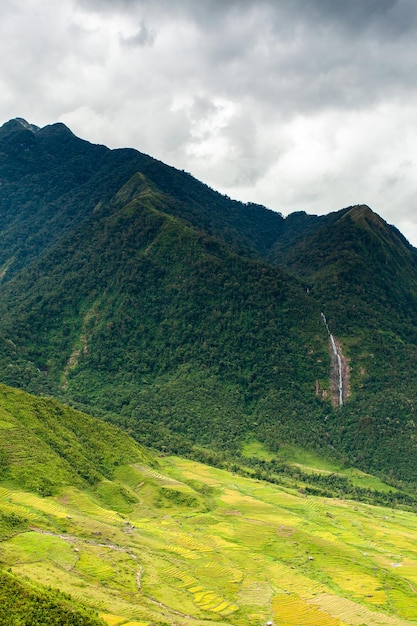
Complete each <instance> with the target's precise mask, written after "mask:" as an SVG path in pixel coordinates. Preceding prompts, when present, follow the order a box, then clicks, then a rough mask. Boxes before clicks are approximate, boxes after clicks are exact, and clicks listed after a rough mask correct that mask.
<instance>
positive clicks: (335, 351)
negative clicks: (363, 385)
mask: <svg viewBox="0 0 417 626" xmlns="http://www.w3.org/2000/svg"><path fill="white" fill-rule="evenodd" d="M321 318H322V320H323V324H324V325H325V327H326V330H327V333H328V335H329V339H330V343H331V346H332V350H333V354H334V356H335V359H336V362H337V369H338V386H337V388H338V392H339V406H342V404H343V373H342V358H341V356H340V354H339V350H338V349H337V345H336V342H335V340H334V337H333V335H332V333H331V332H330V329H329V326H328V324H327V320H326V317H325V315H324V313H321Z"/></svg>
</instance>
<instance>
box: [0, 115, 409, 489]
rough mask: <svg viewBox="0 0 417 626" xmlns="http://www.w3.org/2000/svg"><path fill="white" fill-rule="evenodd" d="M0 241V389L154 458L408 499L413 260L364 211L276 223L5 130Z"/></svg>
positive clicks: (34, 132)
mask: <svg viewBox="0 0 417 626" xmlns="http://www.w3.org/2000/svg"><path fill="white" fill-rule="evenodd" d="M0 233H1V234H0V236H1V241H2V243H3V245H2V246H1V249H0V277H1V283H0V354H1V362H0V380H1V381H2V382H4V383H6V384H8V385H11V386H14V387H21V388H23V389H25V390H27V391H29V392H32V393H35V394H37V395H48V396H54V397H56V398H57V399H59V400H61V401H63V402H65V403H67V404H71V405H73V406H74V407H76V408H79V409H82V410H85V411H88V412H90V413H93V414H94V415H96V416H99V417H101V418H103V419H104V420H106V421H111V422H113V423H116V424H118V425H119V426H121V427H122V428H124V429H125V430H126V431H127V432H128V433H130V434H131V435H133V436H134V437H135V438H136V439H137V440H138V441H139V442H141V443H144V444H146V445H150V446H153V447H154V448H157V449H159V450H163V451H168V452H173V453H179V454H184V455H188V456H191V457H193V458H201V459H203V460H206V459H209V458H210V457H211V456H212V455H213V454H215V455H216V454H220V455H225V456H226V457H228V456H230V455H231V457H233V458H237V459H238V458H239V456H240V455H241V452H242V449H243V446H244V444H245V442H246V443H247V442H248V441H259V442H261V443H262V444H265V445H267V447H268V448H269V449H270V450H272V451H275V452H276V451H279V450H280V448H281V446H282V445H285V444H288V443H289V442H292V443H295V444H296V445H299V446H302V447H304V448H306V449H310V450H315V451H316V452H317V453H320V454H321V455H322V456H324V457H326V458H333V459H337V460H338V461H339V462H342V463H344V464H346V466H354V467H358V468H360V469H362V470H364V471H368V472H373V473H375V474H378V475H380V476H382V477H384V479H387V480H390V481H391V483H392V484H395V485H399V484H403V485H404V484H410V485H411V484H415V483H416V482H417V465H416V463H415V456H416V451H417V450H416V434H417V433H416V409H415V407H416V402H417V379H416V373H415V367H414V364H415V362H416V357H417V332H416V329H417V326H416V324H415V315H416V310H417V295H416V294H417V292H416V286H417V250H416V249H415V248H414V247H412V246H411V245H410V244H409V243H408V242H407V240H406V239H405V238H404V237H403V236H402V234H401V233H400V232H399V231H398V230H397V229H396V228H394V227H393V226H390V225H388V224H387V223H386V222H385V221H384V220H383V219H382V218H381V217H379V216H378V215H377V213H375V212H374V211H372V210H371V209H370V208H369V207H368V206H366V205H359V206H353V207H347V208H344V209H341V210H338V211H335V212H334V213H330V214H328V215H326V216H320V217H319V216H313V215H307V214H306V213H303V212H298V213H294V214H291V215H289V216H288V217H286V218H284V217H283V216H282V215H280V214H278V213H276V212H273V211H270V210H268V209H267V208H265V207H263V206H260V205H255V204H244V203H240V202H237V201H234V200H232V199H230V198H228V197H226V196H224V195H221V194H219V193H217V192H216V191H214V190H213V189H210V188H209V187H208V186H207V185H204V184H203V183H201V182H199V181H197V180H196V179H195V178H193V177H192V176H191V175H190V174H188V173H186V172H182V171H178V170H176V169H174V168H172V167H169V166H167V165H165V164H163V163H161V162H159V161H157V160H155V159H153V158H152V157H150V156H147V155H145V154H142V153H140V152H138V151H136V150H132V149H120V150H110V149H108V148H106V147H105V146H101V145H94V144H91V143H89V142H87V141H84V140H82V139H79V138H77V137H76V136H75V135H74V134H73V133H72V132H71V131H70V130H69V129H68V128H67V127H66V126H64V125H63V124H52V125H50V126H46V127H44V128H39V127H37V126H35V125H33V124H30V123H28V122H26V121H25V120H22V119H20V118H16V119H14V120H10V121H9V122H7V123H6V124H4V125H3V126H2V127H1V129H0ZM338 368H339V370H338ZM338 378H340V385H342V384H343V393H342V396H343V403H342V402H340V401H339V399H338V398H339V396H338V383H337V380H338ZM340 385H339V386H340Z"/></svg>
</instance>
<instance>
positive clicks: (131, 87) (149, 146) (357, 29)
mask: <svg viewBox="0 0 417 626" xmlns="http://www.w3.org/2000/svg"><path fill="white" fill-rule="evenodd" d="M34 25H36V28H35V27H34ZM416 31H417V5H416V3H415V0H350V1H349V2H337V1H335V0H310V1H309V2H305V0H292V1H291V2H287V1H286V0H199V1H198V2H196V1H195V0H61V2H59V3H53V2H52V0H44V1H43V2H42V3H37V2H35V1H33V0H15V1H13V2H10V1H8V0H6V1H5V3H4V6H3V5H2V21H1V23H0V53H1V55H2V58H3V59H7V60H8V62H7V63H6V62H4V63H3V64H2V67H1V68H0V115H1V117H2V119H3V120H4V121H6V120H7V119H9V118H10V117H15V116H18V115H19V116H22V117H25V118H26V119H28V120H29V121H31V122H33V123H35V124H39V125H43V124H47V123H51V122H53V121H57V120H61V121H64V122H65V123H67V124H68V125H69V126H70V127H71V128H72V130H73V131H74V132H75V133H76V134H79V135H80V136H82V137H85V138H87V139H89V140H90V141H97V142H99V143H106V144H107V145H109V146H110V147H120V146H132V147H136V148H138V149H139V150H142V151H144V152H147V153H149V154H152V155H154V156H156V157H157V158H159V159H161V160H164V161H166V162H168V163H170V164H172V165H175V166H176V167H179V168H181V169H185V170H187V171H190V172H191V173H193V174H194V175H196V176H197V177H198V178H200V179H202V180H203V181H205V182H207V183H208V184H210V185H211V186H212V187H214V188H217V189H220V190H221V191H223V192H225V193H227V194H228V195H231V196H234V197H239V198H241V199H243V200H246V201H254V202H261V203H264V204H267V205H268V206H270V207H271V208H274V209H276V210H280V211H282V212H283V213H285V214H286V213H289V212H291V211H293V210H299V209H303V210H306V211H309V212H317V213H322V212H327V211H330V210H337V209H338V208H341V207H342V206H346V205H349V204H352V203H354V202H366V203H368V204H370V205H372V208H374V210H376V211H377V212H381V213H382V214H383V216H384V217H385V218H386V219H388V221H392V222H394V223H396V225H397V226H398V227H399V228H400V229H401V228H404V229H407V232H406V233H405V234H406V235H407V233H411V232H415V230H414V231H413V229H412V228H411V226H410V224H412V223H414V219H415V218H414V217H413V210H414V202H415V200H414V198H415V197H416V196H415V191H416V189H415V187H416V185H415V183H414V176H413V172H414V171H415V169H416V156H415V155H416V154H417V150H416V148H417V146H416V143H417V136H416V132H415V130H414V126H415V124H414V111H415V105H416V102H417V85H416V81H415V75H416V60H415V37H416ZM402 225H404V226H402ZM409 236H410V237H411V235H409ZM413 236H414V235H413ZM414 241H415V243H417V238H416V239H414Z"/></svg>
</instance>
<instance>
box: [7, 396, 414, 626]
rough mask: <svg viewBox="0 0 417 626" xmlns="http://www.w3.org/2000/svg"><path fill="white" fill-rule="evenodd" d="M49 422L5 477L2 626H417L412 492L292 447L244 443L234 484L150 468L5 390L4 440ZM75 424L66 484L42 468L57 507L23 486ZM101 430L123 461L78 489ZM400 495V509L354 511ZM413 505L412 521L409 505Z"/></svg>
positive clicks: (158, 461)
mask: <svg viewBox="0 0 417 626" xmlns="http://www.w3.org/2000/svg"><path fill="white" fill-rule="evenodd" d="M40 413H41V415H42V419H41V421H42V420H43V419H44V418H45V419H46V416H47V415H48V414H49V418H48V419H49V422H48V428H44V429H43V430H39V431H38V434H37V440H36V442H35V441H32V445H31V455H26V456H21V448H19V446H18V445H17V441H16V440H15V443H14V445H13V446H10V447H9V450H8V452H9V457H8V458H9V460H10V459H11V457H12V454H11V453H12V450H13V448H16V451H17V454H16V457H15V462H16V464H18V465H19V466H20V468H21V470H20V472H19V475H15V477H14V479H13V480H11V479H10V476H11V474H8V476H6V477H3V478H2V479H0V542H1V544H0V554H1V560H0V623H3V624H8V625H9V624H13V625H16V626H17V625H18V624H27V625H28V626H29V624H30V626H32V625H33V626H34V625H36V624H40V625H42V626H44V625H45V626H46V624H48V625H49V624H54V623H56V624H60V625H66V624H76V625H79V626H90V625H91V626H93V625H97V626H98V624H100V623H103V622H104V623H105V624H107V625H108V626H151V625H158V626H162V625H165V626H167V625H173V626H174V625H177V624H194V625H195V626H207V624H211V625H212V626H226V625H227V624H233V625H234V626H249V625H252V624H253V626H258V625H259V624H263V623H265V622H267V621H268V620H273V621H274V622H275V623H277V624H279V623H283V624H288V625H289V626H295V625H296V624H307V625H308V624H311V625H312V626H329V625H330V626H345V625H348V626H358V624H367V625H370V626H377V625H379V626H406V625H407V624H412V623H415V621H416V618H417V601H416V594H415V585H417V576H416V571H417V550H416V545H415V533H416V531H417V525H416V524H417V522H416V516H415V512H410V511H407V510H405V509H404V508H400V506H403V504H404V503H402V504H401V502H400V498H401V494H403V495H404V496H405V495H406V494H405V492H401V491H399V490H393V489H392V487H390V486H389V485H387V484H384V483H382V482H381V481H380V480H378V479H376V478H375V477H372V476H369V475H365V474H363V473H360V472H358V471H356V470H352V469H351V468H341V467H340V466H338V465H337V463H336V462H335V461H333V462H331V461H329V460H328V459H327V460H326V459H320V458H319V457H317V456H313V455H311V454H307V453H305V452H304V451H303V450H302V449H301V448H295V447H294V446H290V445H288V446H283V447H282V450H281V453H280V455H276V454H273V453H271V452H268V450H267V449H266V448H265V447H264V446H262V444H260V443H259V442H256V441H251V442H248V443H247V444H246V445H245V447H244V455H243V456H242V457H241V458H240V459H239V463H240V465H239V463H238V462H237V461H236V462H235V463H232V462H231V461H227V460H226V458H223V465H224V466H226V465H227V464H228V466H229V470H232V471H228V470H226V469H225V468H224V467H223V468H220V467H213V466H208V465H204V464H202V463H199V462H197V461H192V460H186V459H181V458H178V457H170V456H165V457H159V458H157V457H155V456H153V455H152V454H151V453H150V452H145V451H144V450H143V449H140V448H138V446H137V445H136V444H135V443H134V442H133V441H131V440H129V438H128V437H127V436H126V435H125V434H124V433H122V432H120V431H117V430H116V429H115V428H113V427H107V426H106V425H105V424H102V423H101V422H99V421H98V420H96V419H94V418H92V417H89V416H87V415H82V416H81V415H80V414H79V413H78V412H76V411H73V410H71V409H68V408H65V407H61V406H60V405H59V404H58V403H57V402H56V401H55V400H47V399H44V398H43V399H40V398H36V397H33V396H29V395H27V394H25V393H24V392H22V391H17V390H13V389H9V388H5V387H3V388H2V394H1V395H0V414H1V424H2V428H3V429H6V428H8V429H9V431H11V430H13V428H11V426H10V425H11V424H12V422H13V423H14V424H15V426H14V427H15V428H18V426H17V424H19V425H20V434H21V438H22V439H23V440H24V438H25V433H26V432H28V433H29V434H31V433H33V432H35V431H36V430H37V429H38V428H39V415H40ZM13 420H14V421H13ZM81 421H84V422H85V427H84V431H83V432H84V435H82V436H81V438H80V441H79V448H78V455H77V459H75V460H74V465H73V466H72V467H71V468H69V469H68V473H67V480H66V482H65V481H64V480H63V479H62V477H61V479H60V482H59V481H58V480H56V481H55V477H56V476H57V475H59V471H60V463H62V462H67V459H66V458H64V456H63V454H64V451H63V450H60V451H59V452H57V453H56V455H55V456H54V457H53V459H52V457H51V459H50V460H49V466H48V473H49V475H50V478H51V480H52V481H55V484H54V493H53V494H52V495H42V494H40V493H39V490H38V489H37V488H36V487H35V486H34V487H31V486H28V483H27V481H26V480H25V478H23V479H22V481H21V483H19V480H20V478H19V477H20V476H23V477H25V472H24V471H23V470H24V468H30V469H31V472H32V474H33V476H34V478H33V485H36V483H37V477H44V471H45V470H44V468H43V466H42V463H40V462H38V461H40V459H42V458H44V455H45V449H49V448H50V437H49V434H48V431H49V430H53V431H55V432H59V431H60V429H63V432H65V431H66V430H72V429H73V428H74V429H76V428H78V427H79V426H80V424H81ZM3 432H4V431H3ZM97 432H100V446H101V450H102V456H103V458H106V457H107V455H110V450H111V449H114V451H115V463H114V465H113V468H112V471H111V472H110V471H108V472H107V476H104V475H103V474H101V475H100V476H99V478H98V480H97V482H95V483H94V484H91V483H90V482H89V481H88V480H80V477H79V476H80V472H79V468H78V462H79V458H80V456H81V455H83V456H84V457H88V456H89V455H90V453H91V438H92V437H93V436H94V434H95V435H96V438H97ZM5 439H6V438H5V437H3V436H2V437H1V438H0V441H2V442H4V440H5ZM119 446H120V448H119ZM122 448H124V456H123V457H121V456H120V453H121V449H122ZM17 457H19V459H17ZM219 457H220V454H218V460H220V458H219ZM100 467H103V465H102V464H101V465H100V464H99V465H98V466H97V471H98V468H100ZM110 469H111V468H109V470H110ZM261 473H264V474H265V477H266V475H267V474H268V481H267V480H263V479H262V480H261V479H259V477H260V476H261ZM244 474H245V475H244ZM255 476H258V478H254V477H255ZM271 479H272V481H271ZM276 479H279V480H276ZM71 481H74V482H71ZM58 482H59V484H58ZM274 483H275V484H274ZM314 488H317V489H320V490H325V491H326V493H328V494H330V493H331V495H332V496H337V497H332V498H330V497H324V496H323V495H317V493H315V492H314ZM355 488H356V489H357V492H356V494H355V493H354V490H355ZM393 492H395V493H396V495H397V500H396V501H395V503H396V506H397V507H398V508H395V509H394V508H391V506H389V507H382V506H375V505H371V504H369V503H367V502H363V501H362V502H359V501H357V500H356V501H354V500H351V499H346V495H348V496H349V498H350V497H352V496H354V497H358V498H361V499H362V500H368V499H371V498H372V495H373V496H374V497H375V498H379V497H380V496H381V497H382V495H383V494H386V495H387V496H388V497H389V496H390V494H392V493H393ZM392 502H393V503H394V501H392ZM405 504H406V506H405V508H407V507H409V506H412V507H415V502H414V501H412V497H411V496H410V501H409V502H408V501H407V502H406V503H405Z"/></svg>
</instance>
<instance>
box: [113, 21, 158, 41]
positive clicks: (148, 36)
mask: <svg viewBox="0 0 417 626" xmlns="http://www.w3.org/2000/svg"><path fill="white" fill-rule="evenodd" d="M154 40H155V32H154V31H153V30H152V29H151V28H148V26H147V25H146V24H145V22H144V21H142V22H141V24H140V26H139V28H138V30H137V31H136V33H135V34H134V35H132V36H130V37H125V36H123V35H121V36H120V41H121V43H122V44H123V45H125V46H149V45H152V43H153V42H154Z"/></svg>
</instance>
